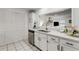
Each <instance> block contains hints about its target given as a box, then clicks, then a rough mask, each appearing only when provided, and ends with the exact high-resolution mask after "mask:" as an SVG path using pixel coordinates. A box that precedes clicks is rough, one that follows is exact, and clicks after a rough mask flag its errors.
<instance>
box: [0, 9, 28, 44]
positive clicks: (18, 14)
mask: <svg viewBox="0 0 79 59" xmlns="http://www.w3.org/2000/svg"><path fill="white" fill-rule="evenodd" d="M27 16H28V12H26V11H24V10H22V9H0V45H4V44H8V43H11V42H16V41H19V40H22V39H27V38H28V36H27V34H28V33H27V32H28V31H27V30H28V25H27V24H28V17H27ZM25 25H26V26H25Z"/></svg>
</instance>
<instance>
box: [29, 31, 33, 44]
mask: <svg viewBox="0 0 79 59" xmlns="http://www.w3.org/2000/svg"><path fill="white" fill-rule="evenodd" d="M28 41H29V43H30V44H32V45H34V31H33V30H28Z"/></svg>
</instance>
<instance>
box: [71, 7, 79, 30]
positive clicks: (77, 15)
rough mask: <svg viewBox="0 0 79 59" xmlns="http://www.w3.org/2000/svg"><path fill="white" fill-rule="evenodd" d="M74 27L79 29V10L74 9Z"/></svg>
mask: <svg viewBox="0 0 79 59" xmlns="http://www.w3.org/2000/svg"><path fill="white" fill-rule="evenodd" d="M72 25H73V26H76V28H77V29H79V8H73V9H72Z"/></svg>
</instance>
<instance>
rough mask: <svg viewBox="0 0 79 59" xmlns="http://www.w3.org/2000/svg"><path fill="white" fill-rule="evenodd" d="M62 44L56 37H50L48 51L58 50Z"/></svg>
mask: <svg viewBox="0 0 79 59" xmlns="http://www.w3.org/2000/svg"><path fill="white" fill-rule="evenodd" d="M59 47H60V45H59V44H58V43H57V42H56V40H55V38H53V37H50V36H49V37H48V51H58V50H59Z"/></svg>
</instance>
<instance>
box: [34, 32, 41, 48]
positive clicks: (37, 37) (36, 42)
mask: <svg viewBox="0 0 79 59" xmlns="http://www.w3.org/2000/svg"><path fill="white" fill-rule="evenodd" d="M38 35H39V34H38V33H36V32H35V40H34V41H35V42H34V44H35V45H36V46H37V47H38V48H39V47H40V38H39V36H38Z"/></svg>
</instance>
